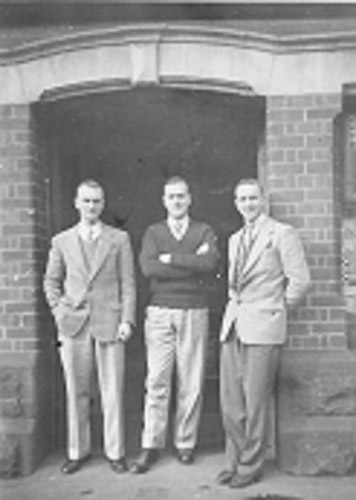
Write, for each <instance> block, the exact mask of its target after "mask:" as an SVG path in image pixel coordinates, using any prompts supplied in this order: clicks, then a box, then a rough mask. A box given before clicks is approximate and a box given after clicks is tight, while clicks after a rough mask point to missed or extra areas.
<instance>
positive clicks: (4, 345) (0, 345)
mask: <svg viewBox="0 0 356 500" xmlns="http://www.w3.org/2000/svg"><path fill="white" fill-rule="evenodd" d="M0 107H1V106H0ZM12 349H13V346H12V342H11V340H0V351H12Z"/></svg>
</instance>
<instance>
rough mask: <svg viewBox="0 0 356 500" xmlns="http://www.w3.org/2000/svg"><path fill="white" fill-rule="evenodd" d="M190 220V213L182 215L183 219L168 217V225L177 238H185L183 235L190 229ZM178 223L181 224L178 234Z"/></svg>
mask: <svg viewBox="0 0 356 500" xmlns="http://www.w3.org/2000/svg"><path fill="white" fill-rule="evenodd" d="M189 220H190V219H189V216H188V215H186V216H185V217H182V218H181V219H178V220H177V219H174V218H173V217H168V218H167V224H168V227H169V229H170V231H171V232H172V234H173V236H174V237H175V238H177V239H181V238H183V236H184V235H185V233H186V231H187V229H188V226H189ZM178 225H179V234H178V230H177V226H178Z"/></svg>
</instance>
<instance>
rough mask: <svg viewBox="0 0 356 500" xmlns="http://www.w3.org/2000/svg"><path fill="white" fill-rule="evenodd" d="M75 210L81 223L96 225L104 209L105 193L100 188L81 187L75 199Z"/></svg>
mask: <svg viewBox="0 0 356 500" xmlns="http://www.w3.org/2000/svg"><path fill="white" fill-rule="evenodd" d="M75 208H76V209H77V210H78V212H79V217H80V220H81V221H83V222H86V223H88V224H95V223H96V222H97V221H98V220H99V217H100V215H101V213H102V211H103V209H104V193H103V192H102V190H101V189H100V188H96V187H90V186H86V185H83V186H81V187H80V188H79V190H78V193H77V197H76V199H75Z"/></svg>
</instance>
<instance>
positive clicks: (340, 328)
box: [312, 322, 345, 333]
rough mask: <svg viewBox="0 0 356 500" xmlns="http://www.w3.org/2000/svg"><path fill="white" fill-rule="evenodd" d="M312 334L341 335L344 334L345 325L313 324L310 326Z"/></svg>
mask: <svg viewBox="0 0 356 500" xmlns="http://www.w3.org/2000/svg"><path fill="white" fill-rule="evenodd" d="M312 331H313V333H343V332H345V323H336V322H335V323H330V322H327V323H326V322H325V323H315V324H313V325H312Z"/></svg>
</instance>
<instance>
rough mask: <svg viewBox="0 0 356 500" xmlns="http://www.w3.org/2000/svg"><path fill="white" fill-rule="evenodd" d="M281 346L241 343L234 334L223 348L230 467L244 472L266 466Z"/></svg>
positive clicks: (222, 396)
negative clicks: (270, 417)
mask: <svg viewBox="0 0 356 500" xmlns="http://www.w3.org/2000/svg"><path fill="white" fill-rule="evenodd" d="M280 348H281V346H280V345H246V344H242V343H241V342H240V341H239V340H238V339H237V338H236V336H235V335H230V337H229V338H228V340H227V341H226V342H224V343H223V344H222V347H221V357H220V404H221V411H222V418H223V425H224V429H225V436H226V460H227V468H228V469H229V470H232V471H234V472H238V473H239V474H241V475H249V474H254V473H256V472H258V471H260V470H261V469H262V467H263V463H264V460H265V455H266V445H267V440H268V435H267V431H268V414H269V412H268V409H269V402H270V398H271V394H272V390H273V387H274V382H275V378H276V373H277V368H278V361H279V353H280Z"/></svg>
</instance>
